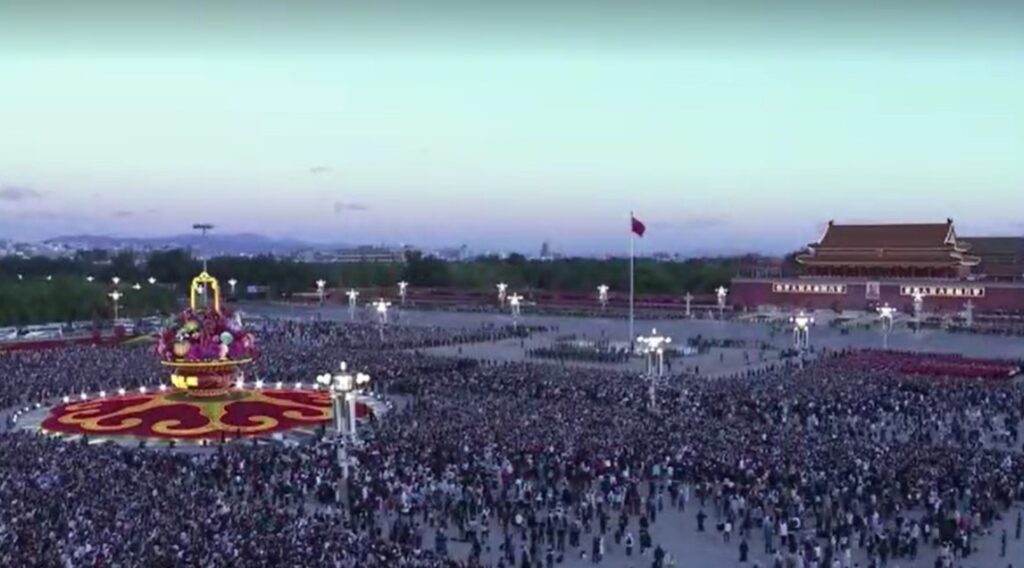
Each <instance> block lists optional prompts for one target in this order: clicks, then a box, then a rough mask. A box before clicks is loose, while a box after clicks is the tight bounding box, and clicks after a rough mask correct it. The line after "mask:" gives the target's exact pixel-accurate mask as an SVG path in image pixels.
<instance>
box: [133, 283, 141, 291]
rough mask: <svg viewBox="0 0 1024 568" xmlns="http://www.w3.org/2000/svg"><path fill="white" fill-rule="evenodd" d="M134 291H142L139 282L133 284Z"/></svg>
mask: <svg viewBox="0 0 1024 568" xmlns="http://www.w3.org/2000/svg"><path fill="white" fill-rule="evenodd" d="M132 290H142V284H139V283H138V282H136V283H135V284H132Z"/></svg>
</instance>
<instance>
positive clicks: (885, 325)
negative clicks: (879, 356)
mask: <svg viewBox="0 0 1024 568" xmlns="http://www.w3.org/2000/svg"><path fill="white" fill-rule="evenodd" d="M878 317H879V319H881V320H882V348H883V349H888V348H889V334H890V333H892V328H893V323H894V319H895V317H896V308H894V307H892V306H890V305H889V304H885V305H884V306H881V307H879V308H878Z"/></svg>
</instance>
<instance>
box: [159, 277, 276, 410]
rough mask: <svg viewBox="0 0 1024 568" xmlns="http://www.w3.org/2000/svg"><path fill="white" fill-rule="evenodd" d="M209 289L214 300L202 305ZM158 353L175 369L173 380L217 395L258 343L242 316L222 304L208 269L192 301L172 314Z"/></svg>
mask: <svg viewBox="0 0 1024 568" xmlns="http://www.w3.org/2000/svg"><path fill="white" fill-rule="evenodd" d="M207 287H208V288H209V290H207ZM203 295H206V296H207V300H208V301H207V302H206V303H205V305H203V306H200V305H199V303H200V302H199V301H198V299H199V297H200V296H203ZM156 353H157V356H158V357H159V358H160V363H161V364H162V365H164V366H166V367H171V368H172V369H174V373H173V374H172V375H171V383H172V384H173V385H174V386H175V387H176V388H178V389H182V390H189V391H190V392H191V393H192V394H194V395H196V396H217V395H220V394H223V393H224V392H225V391H226V390H227V388H228V387H229V386H230V385H231V382H232V381H233V380H234V378H235V375H236V374H237V372H238V369H237V368H238V366H239V365H243V364H245V363H249V362H250V361H252V359H253V357H255V356H256V348H255V340H254V339H253V336H252V334H251V333H249V332H247V331H246V330H245V328H244V327H243V326H242V321H241V317H240V316H239V315H238V314H237V313H232V312H230V311H228V310H226V309H222V308H221V305H220V286H219V285H218V283H217V279H216V278H214V277H212V276H210V275H209V274H208V273H207V272H205V271H204V272H203V273H201V274H200V275H199V276H196V277H195V278H194V279H193V280H192V289H191V295H190V302H189V307H188V308H187V309H186V310H185V311H183V312H182V313H180V314H178V315H177V316H175V317H173V318H171V320H170V321H169V322H168V323H167V325H166V327H165V328H164V330H163V331H162V332H161V333H160V335H159V336H158V338H157V345H156Z"/></svg>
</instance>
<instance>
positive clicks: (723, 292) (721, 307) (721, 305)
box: [715, 286, 729, 319]
mask: <svg viewBox="0 0 1024 568" xmlns="http://www.w3.org/2000/svg"><path fill="white" fill-rule="evenodd" d="M715 295H716V296H717V297H718V319H725V298H726V296H728V295H729V289H728V288H726V287H725V286H719V287H718V289H717V290H715Z"/></svg>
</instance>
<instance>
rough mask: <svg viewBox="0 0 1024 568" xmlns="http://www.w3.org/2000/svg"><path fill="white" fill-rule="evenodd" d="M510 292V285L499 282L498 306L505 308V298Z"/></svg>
mask: <svg viewBox="0 0 1024 568" xmlns="http://www.w3.org/2000/svg"><path fill="white" fill-rule="evenodd" d="M506 292H508V284H505V283H504V282H498V305H500V306H502V307H505V297H506Z"/></svg>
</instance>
